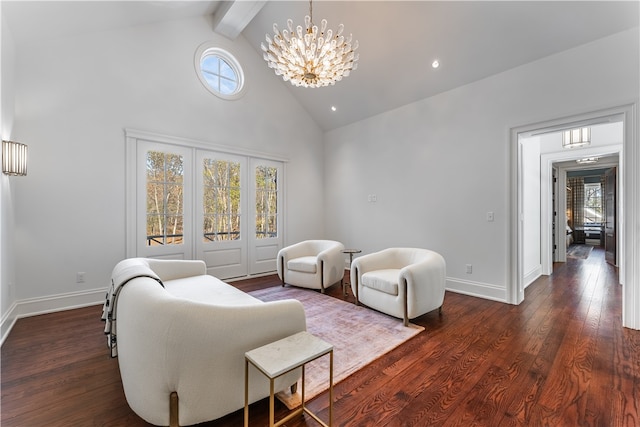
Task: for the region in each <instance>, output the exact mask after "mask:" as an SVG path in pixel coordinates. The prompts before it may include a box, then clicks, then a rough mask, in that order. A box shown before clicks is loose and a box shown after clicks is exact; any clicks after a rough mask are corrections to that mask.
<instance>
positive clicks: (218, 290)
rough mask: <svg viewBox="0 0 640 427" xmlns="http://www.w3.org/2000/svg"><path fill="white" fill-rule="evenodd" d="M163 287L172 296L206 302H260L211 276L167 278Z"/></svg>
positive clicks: (215, 303)
mask: <svg viewBox="0 0 640 427" xmlns="http://www.w3.org/2000/svg"><path fill="white" fill-rule="evenodd" d="M164 286H165V289H166V290H167V291H168V292H169V293H170V294H171V295H173V296H175V297H178V298H184V299H188V300H191V301H198V302H202V303H206V304H213V305H224V306H242V305H252V304H262V301H260V300H259V299H257V298H254V297H252V296H251V295H249V294H246V293H244V292H242V291H241V290H240V289H238V288H236V287H235V286H232V285H229V284H227V283H225V282H223V281H222V280H220V279H217V278H215V277H213V276H209V275H206V274H205V275H202V276H192V277H184V278H182V279H175V280H167V281H166V282H164Z"/></svg>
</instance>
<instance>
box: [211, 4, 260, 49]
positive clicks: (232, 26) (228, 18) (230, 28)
mask: <svg viewBox="0 0 640 427" xmlns="http://www.w3.org/2000/svg"><path fill="white" fill-rule="evenodd" d="M266 3H267V2H266V0H234V1H224V2H222V5H221V6H220V7H219V8H218V10H216V12H215V14H214V15H213V22H212V24H213V31H215V32H216V33H218V34H221V35H223V36H225V37H227V38H229V39H231V40H235V38H236V37H238V35H239V34H240V33H241V32H242V30H244V28H245V27H246V26H247V25H248V24H249V22H251V20H252V19H253V18H254V17H255V16H256V15H257V14H258V12H260V10H261V9H262V7H263V6H264V5H265V4H266Z"/></svg>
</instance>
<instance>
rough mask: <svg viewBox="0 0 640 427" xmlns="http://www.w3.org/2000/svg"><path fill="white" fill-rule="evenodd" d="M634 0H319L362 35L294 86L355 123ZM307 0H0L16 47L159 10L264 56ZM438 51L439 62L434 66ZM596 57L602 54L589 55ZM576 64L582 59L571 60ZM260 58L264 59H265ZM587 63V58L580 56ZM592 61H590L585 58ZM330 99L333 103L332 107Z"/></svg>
mask: <svg viewBox="0 0 640 427" xmlns="http://www.w3.org/2000/svg"><path fill="white" fill-rule="evenodd" d="M638 5H639V3H638V2H637V1H619V2H617V1H584V2H582V1H495V2H489V1H468V2H465V1H441V2H438V1H406V2H405V1H361V0H359V1H324V0H322V1H320V0H316V1H315V2H314V3H313V15H314V21H318V22H319V21H320V20H321V19H322V18H325V19H327V21H328V22H329V28H333V29H335V28H337V26H338V24H340V23H343V24H344V25H345V32H347V33H352V34H353V36H354V39H357V40H358V41H359V43H360V48H359V49H358V52H359V54H360V60H359V62H358V69H357V70H355V71H354V72H353V73H352V74H351V76H349V77H347V78H346V79H344V80H342V81H341V82H339V83H337V84H336V85H335V86H330V87H325V88H318V89H305V88H296V87H293V86H292V85H291V84H290V83H288V82H284V81H282V80H281V78H280V77H278V76H276V75H275V74H274V75H273V78H274V79H279V80H280V81H281V84H282V85H284V86H286V87H287V90H290V91H291V93H292V94H293V96H294V97H295V98H296V99H297V100H298V101H299V102H300V104H301V105H302V106H303V108H305V109H306V110H307V111H308V112H309V113H310V114H311V115H312V116H313V118H314V119H315V120H316V122H317V123H318V125H319V126H320V127H321V128H322V129H324V130H331V129H335V128H337V127H340V126H343V125H346V124H349V123H353V122H355V121H358V120H361V119H363V118H367V117H371V116H374V115H376V114H379V113H381V112H384V111H388V110H390V109H394V108H397V107H400V106H402V105H406V104H408V103H411V102H414V101H417V100H419V99H423V98H426V97H429V96H432V95H435V94H438V93H441V92H444V91H447V90H450V89H453V88H455V87H458V86H462V85H465V84H468V83H471V82H474V81H477V80H479V79H482V78H485V77H488V76H490V75H493V74H497V73H500V72H503V71H505V70H508V69H511V68H514V67H517V66H520V65H523V64H526V63H528V62H531V61H535V60H537V59H540V58H543V57H545V56H549V55H553V54H555V53H558V52H561V51H563V50H567V49H570V48H572V47H575V46H578V45H581V44H585V43H589V42H591V41H594V40H596V39H598V38H602V37H605V36H608V35H611V34H614V33H617V32H620V31H624V30H627V29H629V28H632V27H636V26H638V23H639V7H638ZM308 11H309V3H308V2H306V1H299V0H298V1H267V2H265V1H252V0H251V1H250V0H236V1H235V2H233V1H228V2H227V1H113V2H109V1H104V2H103V1H72V2H57V1H42V2H31V1H19V2H18V1H2V15H3V23H7V24H8V25H9V27H10V29H11V31H12V34H13V36H14V40H15V43H16V45H17V47H18V48H20V46H23V45H26V44H28V43H33V42H37V41H38V40H41V39H46V38H49V39H50V38H54V37H64V36H69V35H74V34H82V33H87V32H93V31H103V30H107V29H111V28H117V27H124V26H132V25H139V24H145V23H151V22H157V21H163V20H171V19H182V18H186V17H193V16H206V17H207V18H208V19H210V22H211V23H212V28H215V30H216V31H217V32H219V33H220V34H223V35H225V36H226V37H229V38H231V39H233V38H235V37H237V36H238V35H239V34H242V35H243V36H244V37H245V38H246V39H247V40H248V41H249V43H250V44H251V45H252V46H254V48H255V49H256V55H260V56H262V52H261V50H260V43H261V42H262V41H263V40H264V38H265V34H267V33H269V34H272V28H273V24H274V23H277V24H278V26H279V27H280V28H283V27H285V25H286V21H287V19H288V18H292V19H293V21H294V23H295V24H298V23H299V24H303V22H304V16H305V15H306V14H308ZM434 59H438V60H439V61H440V63H441V66H440V68H438V69H435V70H434V69H433V68H431V63H432V61H433V60H434ZM593 60H594V61H597V60H598V58H593ZM577 65H578V64H577ZM266 66H267V65H266V63H265V67H266ZM579 66H585V64H579ZM587 66H588V64H587ZM331 106H335V107H336V109H337V110H336V111H335V112H333V111H331Z"/></svg>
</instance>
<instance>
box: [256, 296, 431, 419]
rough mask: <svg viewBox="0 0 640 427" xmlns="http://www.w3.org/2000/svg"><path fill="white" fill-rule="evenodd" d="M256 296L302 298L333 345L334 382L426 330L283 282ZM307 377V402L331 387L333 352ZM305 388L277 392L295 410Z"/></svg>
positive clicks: (314, 325) (316, 329)
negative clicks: (295, 390)
mask: <svg viewBox="0 0 640 427" xmlns="http://www.w3.org/2000/svg"><path fill="white" fill-rule="evenodd" d="M251 295H253V296H254V297H256V298H258V299H259V300H262V301H277V300H282V299H297V300H298V301H300V302H301V303H302V305H303V306H304V310H305V313H306V316H307V330H308V331H309V332H310V333H312V334H314V335H316V336H317V337H319V338H321V339H323V340H325V341H326V342H328V343H330V344H332V345H333V383H334V385H335V384H337V383H338V382H340V381H342V380H343V379H345V378H347V377H348V376H349V375H351V374H353V373H354V372H356V371H358V370H359V369H361V368H362V367H364V366H366V365H367V364H369V363H371V362H373V361H374V360H376V359H378V358H379V357H380V356H382V355H384V354H386V353H388V352H389V351H391V350H393V349H394V348H396V347H397V346H399V345H400V344H402V343H403V342H405V341H407V340H408V339H410V338H412V337H414V336H415V335H417V334H418V333H420V332H421V331H423V330H424V328H423V327H422V326H417V325H413V324H410V325H409V326H408V327H405V326H403V325H402V320H401V319H396V318H395V317H390V316H387V315H385V314H382V313H379V312H377V311H374V310H371V309H369V308H365V307H361V306H356V305H354V304H352V303H349V302H346V301H341V300H339V299H337V298H334V297H330V296H326V295H323V294H321V293H320V292H318V291H314V290H310V289H300V288H292V287H289V286H286V287H280V286H277V287H271V288H266V289H261V290H259V291H254V292H251ZM305 376H306V381H305V382H306V386H305V401H308V400H309V399H312V398H313V397H315V396H317V395H318V394H320V393H322V392H323V391H325V390H327V389H328V388H329V357H328V356H323V357H321V358H319V359H317V360H314V361H313V362H310V363H308V364H307V366H306V369H305ZM301 390H302V386H301V384H298V391H297V393H295V394H294V395H291V393H290V392H289V391H288V390H287V391H283V392H280V393H278V395H277V397H278V399H280V400H281V401H282V402H283V403H284V404H285V405H286V406H287V407H288V408H289V409H294V408H296V407H298V406H300V404H301V401H300V397H301V396H300V392H301Z"/></svg>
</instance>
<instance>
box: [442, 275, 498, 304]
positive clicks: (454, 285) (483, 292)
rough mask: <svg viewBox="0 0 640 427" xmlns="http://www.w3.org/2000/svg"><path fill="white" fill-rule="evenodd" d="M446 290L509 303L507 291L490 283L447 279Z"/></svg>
mask: <svg viewBox="0 0 640 427" xmlns="http://www.w3.org/2000/svg"><path fill="white" fill-rule="evenodd" d="M446 289H447V290H448V291H451V292H456V293H458V294H463V295H469V296H473V297H478V298H484V299H488V300H492V301H499V302H504V303H506V302H507V289H506V288H504V287H501V286H496V285H492V284H489V283H482V282H473V281H471V280H464V279H458V278H453V277H447V285H446Z"/></svg>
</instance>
